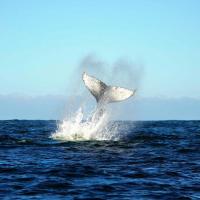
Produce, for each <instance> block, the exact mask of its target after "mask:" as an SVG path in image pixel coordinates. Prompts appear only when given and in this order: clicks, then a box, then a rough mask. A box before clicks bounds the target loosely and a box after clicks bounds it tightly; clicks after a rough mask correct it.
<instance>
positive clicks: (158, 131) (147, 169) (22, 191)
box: [0, 120, 200, 200]
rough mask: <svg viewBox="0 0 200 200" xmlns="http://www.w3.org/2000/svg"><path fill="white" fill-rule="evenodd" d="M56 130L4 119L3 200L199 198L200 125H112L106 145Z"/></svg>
mask: <svg viewBox="0 0 200 200" xmlns="http://www.w3.org/2000/svg"><path fill="white" fill-rule="evenodd" d="M58 126H59V122H58V121H53V120H52V121H40V120H37V121H36V120H35V121H29V120H10V121H9V120H8V121H0V199H116V200H118V199H119V200H123V199H126V200H129V199H138V200H140V199H141V200H143V199H148V200H151V199H172V200H175V199H179V200H188V199H200V121H139V122H133V121H113V122H110V124H109V126H111V127H116V126H117V127H118V130H120V131H118V136H120V137H117V139H116V138H115V139H112V138H109V139H108V140H104V139H102V140H95V139H91V140H74V141H73V140H63V139H62V140H61V139H59V138H57V139H56V138H55V137H52V134H54V133H55V132H56V131H57V130H58ZM111 130H112V129H111ZM66 131H67V130H66ZM86 131H87V130H86ZM88 131H89V130H88ZM66 134H67V133H66Z"/></svg>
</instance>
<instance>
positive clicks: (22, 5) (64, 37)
mask: <svg viewBox="0 0 200 200" xmlns="http://www.w3.org/2000/svg"><path fill="white" fill-rule="evenodd" d="M199 8H200V1H198V0H191V1H188V0H175V1H174V0H169V1H158V0H148V1H147V0H141V1H135V0H124V1H122V0H109V1H106V0H101V1H100V0H94V1H91V0H76V1H69V0H63V1H62V0H58V1H51V0H48V1H47V0H43V1H39V0H34V1H33V0H32V1H25V0H18V1H15V0H10V1H7V0H1V1H0V103H1V102H3V103H1V107H4V108H5V107H7V108H8V109H7V112H4V114H1V116H0V118H2V119H4V118H14V117H16V118H36V116H32V115H31V106H30V114H29V115H27V114H25V112H24V111H23V109H21V110H22V111H19V112H18V113H19V115H17V114H16V115H13V116H12V111H14V110H15V109H16V108H17V107H18V104H16V105H15V106H14V104H12V106H13V107H12V110H9V109H10V106H8V104H7V103H6V102H7V101H6V102H5V98H8V99H9V100H11V99H12V101H13V102H15V100H16V98H18V100H17V102H19V103H20V105H21V107H23V101H22V100H19V96H20V97H21V96H23V98H29V97H30V96H31V101H32V103H33V104H34V100H33V98H36V97H37V98H38V99H37V100H38V101H39V98H41V96H42V97H49V95H50V96H52V95H54V96H59V95H68V91H69V88H70V87H71V85H72V84H73V83H72V82H71V80H72V79H73V76H74V73H73V72H74V70H75V69H76V67H77V66H79V65H80V63H81V60H82V59H84V57H85V56H87V55H90V54H94V55H96V56H97V57H98V59H100V60H102V61H103V62H106V63H109V64H108V65H107V67H108V68H109V66H110V65H111V64H112V63H114V62H115V61H116V60H118V59H119V58H126V59H128V60H132V61H133V62H135V63H139V64H140V65H142V66H143V68H144V69H143V75H142V77H141V79H142V80H141V87H140V91H139V96H141V98H155V99H157V98H159V99H160V98H162V99H163V101H167V100H168V99H172V100H173V99H177V98H178V99H184V102H185V100H186V99H194V100H195V101H196V99H197V100H198V99H200V87H199V86H200V78H199V74H200V59H199V56H200V37H199V35H200V20H199V19H200V12H199ZM77 76H79V74H77ZM113 76H114V75H113ZM23 98H22V99H23ZM49 98H50V97H49ZM15 103H16V102H15ZM174 105H175V104H174ZM195 105H196V104H195ZM198 105H199V104H198ZM23 108H24V107H23ZM50 108H51V106H49V111H50ZM174 108H176V106H174ZM195 109H196V110H198V109H200V108H199V107H194V110H195ZM189 110H191V109H189ZM8 112H10V113H11V115H7V116H6V113H8ZM20 112H21V113H20ZM51 112H52V110H51ZM47 113H48V109H47ZM177 113H178V111H177ZM46 116H47V115H46ZM195 116H196V114H195ZM157 117H158V118H159V113H158V115H157ZM37 118H40V113H38V115H37ZM42 118H45V115H44V117H42ZM46 118H48V117H46ZM52 118H53V116H52ZM149 118H151V117H149ZM168 118H170V116H168ZM173 118H180V115H177V116H173ZM191 118H192V115H191ZM196 118H197V117H196ZM196 118H195V119H196Z"/></svg>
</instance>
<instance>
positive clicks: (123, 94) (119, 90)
mask: <svg viewBox="0 0 200 200" xmlns="http://www.w3.org/2000/svg"><path fill="white" fill-rule="evenodd" d="M82 79H83V82H84V84H85V86H86V88H87V89H88V90H89V91H90V93H91V94H92V95H93V96H94V98H95V99H96V102H97V108H96V111H95V113H94V115H93V117H92V119H93V120H95V121H96V120H98V119H99V117H101V116H102V115H103V113H104V110H105V106H106V105H107V104H108V103H114V102H120V101H124V100H126V99H128V98H130V97H132V96H134V95H135V93H136V90H130V89H126V88H123V87H118V86H110V85H107V84H106V83H104V82H103V81H101V80H99V79H97V78H96V77H94V76H90V75H88V74H87V73H86V72H84V73H83V75H82Z"/></svg>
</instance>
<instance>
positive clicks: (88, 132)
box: [51, 107, 118, 141]
mask: <svg viewBox="0 0 200 200" xmlns="http://www.w3.org/2000/svg"><path fill="white" fill-rule="evenodd" d="M96 112H97V111H95V112H93V113H91V114H90V115H89V116H88V117H87V118H86V119H85V120H84V113H83V110H82V108H81V107H80V108H79V109H78V111H77V112H76V113H75V114H74V115H73V116H72V117H69V118H66V119H64V120H63V121H62V122H61V123H60V124H59V126H58V130H57V131H56V132H55V133H53V134H52V136H51V137H52V138H53V139H56V140H63V141H84V140H118V137H117V126H111V127H110V126H109V112H108V110H105V111H104V112H103V114H101V116H99V118H98V120H94V119H93V116H95V114H96Z"/></svg>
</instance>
